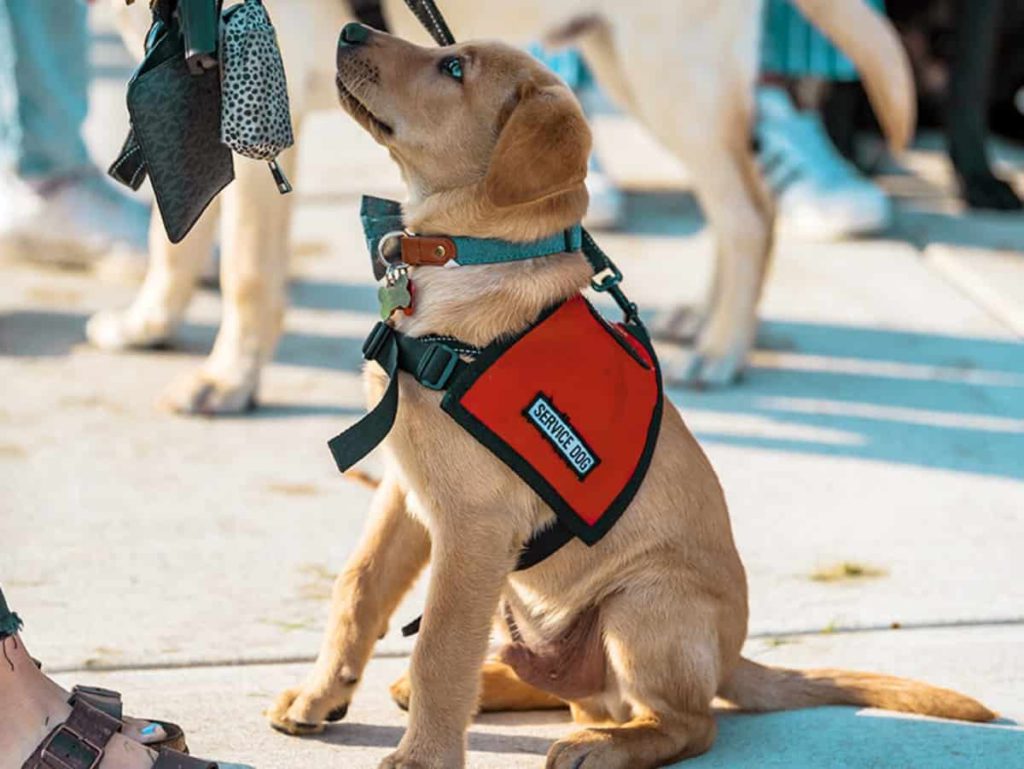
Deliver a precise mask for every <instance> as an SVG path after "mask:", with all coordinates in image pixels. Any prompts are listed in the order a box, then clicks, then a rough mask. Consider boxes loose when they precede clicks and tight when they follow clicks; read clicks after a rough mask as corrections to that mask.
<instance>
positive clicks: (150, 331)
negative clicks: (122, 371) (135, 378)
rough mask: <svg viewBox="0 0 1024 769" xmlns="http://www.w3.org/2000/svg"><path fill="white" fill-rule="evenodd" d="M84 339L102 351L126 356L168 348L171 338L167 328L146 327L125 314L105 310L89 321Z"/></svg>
mask: <svg viewBox="0 0 1024 769" xmlns="http://www.w3.org/2000/svg"><path fill="white" fill-rule="evenodd" d="M85 336H86V338H87V339H88V340H89V342H90V343H91V344H92V345H93V346H94V347H97V348H99V349H100V350H106V351H107V352H123V351H125V350H148V349H155V348H159V347H165V346H167V344H168V341H169V340H170V336H171V335H170V331H169V329H168V328H167V326H166V324H157V323H150V324H147V323H143V322H139V321H137V320H133V319H132V317H131V316H130V315H128V313H126V312H117V311H114V310H104V311H102V312H98V313H96V314H95V315H93V316H92V317H91V318H89V322H88V323H86V325H85Z"/></svg>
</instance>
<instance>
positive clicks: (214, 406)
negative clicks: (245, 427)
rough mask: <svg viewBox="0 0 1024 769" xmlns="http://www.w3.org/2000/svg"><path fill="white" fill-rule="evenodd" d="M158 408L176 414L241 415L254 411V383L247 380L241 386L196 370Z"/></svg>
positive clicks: (172, 389) (169, 393) (170, 388)
mask: <svg viewBox="0 0 1024 769" xmlns="http://www.w3.org/2000/svg"><path fill="white" fill-rule="evenodd" d="M159 405H160V407H161V408H162V409H164V410H166V411H171V412H174V413H176V414H188V415H197V416H208V417H209V416H216V415H218V414H244V413H245V412H247V411H252V410H253V409H254V408H255V407H256V382H255V381H253V380H252V379H251V378H248V377H247V378H243V379H242V380H241V381H240V382H225V381H223V380H221V379H220V378H218V377H215V376H213V375H211V374H209V373H207V372H205V371H203V370H199V371H195V372H192V373H191V374H188V375H187V376H185V377H182V378H181V379H179V380H177V381H176V382H174V383H173V384H172V385H171V386H170V387H169V388H168V390H167V391H166V392H165V393H164V395H163V397H162V398H161V399H160V404H159Z"/></svg>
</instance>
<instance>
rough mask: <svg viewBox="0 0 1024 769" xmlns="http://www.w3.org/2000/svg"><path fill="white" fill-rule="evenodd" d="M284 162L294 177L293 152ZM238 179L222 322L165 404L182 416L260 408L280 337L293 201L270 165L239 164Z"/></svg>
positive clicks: (230, 205)
mask: <svg viewBox="0 0 1024 769" xmlns="http://www.w3.org/2000/svg"><path fill="white" fill-rule="evenodd" d="M285 158H287V161H288V162H284V160H285ZM282 161H283V162H282V165H283V166H284V167H285V168H286V170H287V171H288V173H289V174H291V172H292V171H293V166H294V163H293V162H292V161H294V151H290V152H288V153H286V155H285V156H283V157H282ZM235 175H236V180H235V183H234V184H232V185H231V186H230V187H228V188H227V189H226V190H225V191H224V193H223V196H224V201H223V210H224V216H223V222H222V226H223V249H222V253H221V278H220V282H221V293H222V295H223V300H224V316H223V319H222V321H221V326H220V331H219V333H218V334H217V341H216V342H215V343H214V347H213V351H212V352H211V353H210V357H209V358H208V359H207V360H206V362H205V363H204V364H203V366H202V368H201V369H200V370H199V371H197V372H192V373H190V374H189V375H187V376H186V377H185V378H183V379H182V380H180V381H179V382H177V383H175V384H174V385H172V387H171V389H170V390H169V391H168V392H167V394H166V396H165V398H164V400H163V405H164V406H166V407H167V408H169V409H171V410H172V411H177V412H180V413H186V414H203V415H212V414H230V413H238V412H242V411H247V410H248V409H250V408H252V407H253V406H255V404H256V391H257V388H258V386H259V379H260V371H261V369H262V368H263V366H264V365H265V364H266V363H267V362H269V361H270V359H271V358H272V357H273V354H274V348H275V347H276V346H277V340H278V337H279V336H280V333H281V326H282V323H283V320H284V310H285V289H286V281H287V277H288V275H287V273H288V242H289V231H290V229H291V227H290V225H291V213H292V202H291V200H290V198H291V196H290V195H281V194H279V193H278V191H277V188H276V187H275V186H274V183H273V180H272V178H271V176H270V173H269V172H268V171H267V164H266V163H262V162H258V161H255V160H246V159H244V158H236V159H235Z"/></svg>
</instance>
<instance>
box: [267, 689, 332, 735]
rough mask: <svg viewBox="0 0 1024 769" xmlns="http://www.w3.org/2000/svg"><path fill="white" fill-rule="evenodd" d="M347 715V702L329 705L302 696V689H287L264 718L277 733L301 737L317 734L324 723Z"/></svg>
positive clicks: (322, 728) (304, 695) (321, 729)
mask: <svg viewBox="0 0 1024 769" xmlns="http://www.w3.org/2000/svg"><path fill="white" fill-rule="evenodd" d="M347 713H348V703H347V702H346V703H342V704H339V705H331V704H328V703H326V702H324V701H323V700H322V699H320V700H317V699H315V698H312V697H310V696H308V695H306V694H304V693H303V690H302V689H287V690H285V691H283V692H282V693H281V695H280V696H279V697H278V698H277V702H275V703H274V704H273V706H271V707H270V708H269V709H268V710H267V712H266V716H267V718H268V719H269V721H270V725H271V726H272V727H273V728H274V729H276V730H277V731H279V732H284V733H285V734H292V735H295V736H300V737H301V736H305V735H309V734H319V733H320V732H322V731H323V730H324V722H325V721H330V722H334V721H340V720H341V719H343V718H344V717H345V716H346V714H347Z"/></svg>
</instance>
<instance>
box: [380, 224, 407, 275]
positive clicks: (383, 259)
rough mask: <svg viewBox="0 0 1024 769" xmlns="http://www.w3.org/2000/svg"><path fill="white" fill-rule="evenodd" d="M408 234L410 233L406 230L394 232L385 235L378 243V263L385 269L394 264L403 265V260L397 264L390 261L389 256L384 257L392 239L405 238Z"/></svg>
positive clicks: (399, 260)
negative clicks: (386, 247)
mask: <svg viewBox="0 0 1024 769" xmlns="http://www.w3.org/2000/svg"><path fill="white" fill-rule="evenodd" d="M408 234H409V233H408V232H406V231H405V230H392V231H391V232H388V233H385V234H384V236H383V237H382V238H381V239H380V240H378V241H377V261H378V262H380V263H381V264H382V265H384V266H385V267H391V266H392V265H393V264H401V261H402V260H401V258H399V259H398V261H396V262H390V261H388V258H387V256H385V255H384V248H385V246H387V244H388V241H390V240H391V239H392V238H404V237H406V236H407V235H408ZM399 254H401V251H399Z"/></svg>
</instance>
